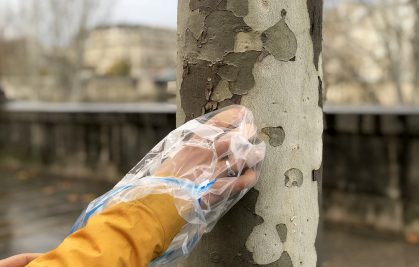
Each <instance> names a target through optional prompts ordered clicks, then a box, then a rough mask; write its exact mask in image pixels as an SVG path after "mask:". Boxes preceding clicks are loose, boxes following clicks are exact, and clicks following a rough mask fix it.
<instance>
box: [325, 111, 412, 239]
mask: <svg viewBox="0 0 419 267" xmlns="http://www.w3.org/2000/svg"><path fill="white" fill-rule="evenodd" d="M324 142H325V154H324V190H323V197H324V198H323V201H324V202H323V203H324V214H325V218H326V220H327V221H332V222H338V223H345V224H349V225H351V226H357V227H371V228H375V229H379V230H386V231H394V232H406V233H410V232H414V233H419V194H418V189H419V116H417V115H416V114H413V113H412V114H407V113H404V114H395V115H391V114H388V113H386V114H362V113H360V114H328V115H327V116H326V131H325V138H324Z"/></svg>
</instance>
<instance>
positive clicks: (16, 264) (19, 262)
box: [0, 253, 42, 267]
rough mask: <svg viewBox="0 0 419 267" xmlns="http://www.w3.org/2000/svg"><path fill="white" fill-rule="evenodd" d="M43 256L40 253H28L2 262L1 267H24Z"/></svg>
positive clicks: (0, 261)
mask: <svg viewBox="0 0 419 267" xmlns="http://www.w3.org/2000/svg"><path fill="white" fill-rule="evenodd" d="M41 255H42V254H39V253H26V254H20V255H16V256H12V257H10V258H7V259H4V260H0V267H24V266H26V265H28V264H29V263H30V262H31V261H33V260H34V259H36V258H37V257H39V256H41Z"/></svg>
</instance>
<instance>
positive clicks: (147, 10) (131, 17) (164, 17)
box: [0, 0, 178, 28]
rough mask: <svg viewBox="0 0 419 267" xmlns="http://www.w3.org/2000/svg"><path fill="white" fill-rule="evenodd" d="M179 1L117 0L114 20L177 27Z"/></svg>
mask: <svg viewBox="0 0 419 267" xmlns="http://www.w3.org/2000/svg"><path fill="white" fill-rule="evenodd" d="M0 1H5V0H0ZM9 1H10V0H9ZM177 2H178V1H177V0H116V7H115V10H114V12H113V15H112V21H113V22H131V23H141V24H149V25H155V26H165V27H171V28H175V27H176V16H177Z"/></svg>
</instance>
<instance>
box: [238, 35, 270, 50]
mask: <svg viewBox="0 0 419 267" xmlns="http://www.w3.org/2000/svg"><path fill="white" fill-rule="evenodd" d="M262 47H263V45H262V40H261V36H260V33H259V32H239V33H238V34H236V36H235V44H234V52H236V53H238V52H246V51H249V50H256V51H262Z"/></svg>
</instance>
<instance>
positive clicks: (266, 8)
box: [177, 0, 323, 267]
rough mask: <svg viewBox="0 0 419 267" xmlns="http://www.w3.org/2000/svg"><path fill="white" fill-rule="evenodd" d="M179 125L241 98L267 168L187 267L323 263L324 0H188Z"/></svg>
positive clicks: (183, 15) (183, 3)
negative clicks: (254, 124) (320, 224)
mask: <svg viewBox="0 0 419 267" xmlns="http://www.w3.org/2000/svg"><path fill="white" fill-rule="evenodd" d="M178 12H179V16H178V46H179V53H178V79H177V83H178V89H179V95H178V113H177V121H178V124H182V123H184V122H185V120H189V119H192V118H194V117H197V116H200V115H201V114H203V113H205V112H209V111H212V110H214V109H217V108H220V107H223V106H226V105H230V104H233V103H240V104H242V105H245V106H246V107H248V108H250V109H251V110H252V111H253V112H254V115H255V118H256V122H257V124H258V126H259V128H260V135H261V137H262V138H263V139H264V140H265V141H266V143H267V144H268V149H267V155H266V160H265V163H264V168H263V171H262V176H261V178H260V181H259V182H258V184H257V186H256V187H255V189H252V190H251V191H250V192H249V193H248V194H247V195H246V196H245V197H244V199H243V200H242V201H240V202H239V203H238V204H237V205H236V206H235V207H234V208H233V209H232V210H231V211H230V212H229V213H228V214H227V215H226V216H225V217H224V218H223V219H222V220H221V221H220V222H219V223H218V224H217V226H216V227H215V229H214V230H213V232H211V233H210V234H208V235H206V236H205V237H204V238H203V240H202V241H201V242H200V244H199V245H198V247H197V248H196V249H195V250H194V251H193V253H192V255H191V256H190V257H189V258H188V260H187V261H185V262H184V263H182V264H181V266H259V265H266V266H310V267H312V266H316V264H317V253H316V247H315V243H316V238H317V230H318V222H319V197H318V194H319V184H320V179H321V175H320V172H319V170H320V169H321V162H322V131H323V113H322V102H323V101H322V94H321V92H322V90H321V89H322V77H321V71H319V69H321V61H320V57H321V55H320V53H321V32H322V28H321V25H322V1H316V0H284V1H269V0H263V1H244V0H217V1H215V0H208V1H202V0H201V1H199V0H180V1H179V11H178Z"/></svg>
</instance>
